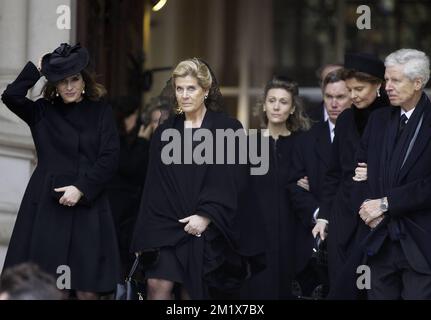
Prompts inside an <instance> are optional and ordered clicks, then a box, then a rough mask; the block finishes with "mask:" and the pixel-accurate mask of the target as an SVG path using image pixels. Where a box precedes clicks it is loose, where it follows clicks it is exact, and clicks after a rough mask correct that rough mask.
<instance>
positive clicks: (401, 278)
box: [368, 239, 431, 300]
mask: <svg viewBox="0 0 431 320" xmlns="http://www.w3.org/2000/svg"><path fill="white" fill-rule="evenodd" d="M368 266H369V267H370V270H371V289H370V290H368V299H370V300H398V299H404V300H422V299H431V275H429V274H423V273H419V272H416V271H415V270H413V269H412V267H411V266H410V264H409V262H408V261H407V258H406V256H405V254H404V252H403V250H402V248H401V244H400V242H399V241H392V240H390V239H386V241H385V243H384V244H383V246H382V248H381V249H380V251H379V252H378V253H377V254H376V255H375V256H372V257H370V258H369V259H368Z"/></svg>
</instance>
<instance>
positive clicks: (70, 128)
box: [2, 43, 119, 299]
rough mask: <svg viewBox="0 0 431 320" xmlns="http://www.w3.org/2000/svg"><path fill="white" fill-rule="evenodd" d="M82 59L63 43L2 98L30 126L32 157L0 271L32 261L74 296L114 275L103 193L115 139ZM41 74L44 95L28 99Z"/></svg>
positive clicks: (91, 293)
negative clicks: (34, 156)
mask: <svg viewBox="0 0 431 320" xmlns="http://www.w3.org/2000/svg"><path fill="white" fill-rule="evenodd" d="M88 61H89V56H88V52H87V50H86V49H85V48H82V47H80V46H79V45H76V46H73V47H71V46H70V45H68V44H66V43H63V44H61V46H60V47H59V48H57V49H56V50H55V51H54V52H52V53H50V54H47V55H44V56H43V58H42V59H41V61H40V65H39V68H37V67H36V66H35V65H34V64H33V63H31V62H28V63H27V64H26V66H25V67H24V69H23V70H22V71H21V73H20V74H19V76H18V78H17V79H16V80H15V81H14V82H13V83H11V84H10V85H8V87H7V88H6V90H5V91H4V93H3V95H2V100H3V102H4V103H5V105H6V106H7V107H8V108H9V109H10V110H11V111H12V112H14V113H15V114H16V115H17V116H18V117H20V118H21V119H22V120H24V121H25V122H26V123H27V124H28V126H29V127H30V130H31V133H32V136H33V140H34V143H35V147H36V152H37V156H38V164H37V167H36V169H35V171H34V172H33V175H32V177H31V179H30V182H29V184H28V186H27V189H26V191H25V194H24V197H23V200H22V203H21V207H20V209H19V212H18V216H17V220H16V223H15V227H14V230H13V234H12V238H11V241H10V244H9V248H8V252H7V256H6V261H5V265H4V268H9V267H11V266H13V265H16V264H19V263H23V262H34V263H36V264H38V265H39V266H40V267H41V268H42V269H43V270H45V271H46V272H49V273H51V274H52V275H54V276H56V277H58V276H59V274H58V273H59V272H60V273H61V274H62V275H63V278H62V279H63V280H64V281H60V282H61V283H63V285H64V287H62V288H61V289H71V290H72V291H73V292H76V296H77V298H78V299H94V298H97V297H98V293H106V292H111V291H113V290H114V289H115V285H116V283H117V281H118V275H119V257H118V249H117V243H116V238H115V230H114V225H113V221H112V217H111V212H110V209H109V203H108V199H107V197H106V195H105V192H104V188H105V185H106V183H107V182H108V181H109V179H110V178H111V177H112V175H113V174H114V172H115V170H116V169H117V163H118V155H119V142H118V134H117V132H116V129H115V123H114V119H113V116H112V111H111V108H110V107H109V106H107V105H106V104H105V103H104V102H103V100H101V98H102V96H103V95H104V94H105V93H106V91H105V89H104V88H103V86H101V85H100V84H97V83H96V82H95V81H94V78H93V77H92V76H91V74H90V73H89V72H88V71H87V70H86V69H85V68H86V67H87V65H88ZM41 74H43V75H44V76H45V77H46V78H47V79H48V82H47V84H46V86H45V87H44V89H43V97H42V98H40V99H38V100H36V101H32V100H30V99H27V98H26V94H27V92H28V90H29V89H31V88H32V87H33V86H34V85H35V84H36V82H37V81H38V80H39V78H40V77H41ZM65 266H66V267H65ZM68 268H69V269H68ZM64 270H70V273H68V272H67V271H66V272H65V271H64ZM69 276H70V277H69Z"/></svg>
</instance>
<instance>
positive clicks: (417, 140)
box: [353, 49, 431, 299]
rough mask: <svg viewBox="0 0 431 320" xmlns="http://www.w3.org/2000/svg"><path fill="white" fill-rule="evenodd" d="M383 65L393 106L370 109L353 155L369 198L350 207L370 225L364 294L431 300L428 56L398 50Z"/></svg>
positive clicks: (430, 156) (365, 244) (430, 154)
mask: <svg viewBox="0 0 431 320" xmlns="http://www.w3.org/2000/svg"><path fill="white" fill-rule="evenodd" d="M385 66H386V71H385V80H386V91H387V93H388V96H389V99H390V102H391V104H392V105H393V106H394V107H390V108H382V109H380V110H377V111H376V112H375V113H373V114H372V115H371V117H370V119H369V122H368V124H367V127H366V130H365V133H364V136H363V138H362V141H361V148H360V149H359V151H358V154H357V160H358V162H366V163H367V170H366V172H364V171H363V170H361V169H360V168H357V170H356V176H355V178H354V180H355V181H356V182H355V184H356V187H358V185H359V186H361V184H362V187H365V188H366V193H365V195H364V197H363V198H364V199H371V200H364V201H363V202H362V205H361V206H360V208H358V209H357V210H358V212H359V215H360V217H361V219H362V220H363V222H364V223H365V224H366V225H367V226H368V227H371V228H372V229H373V231H372V232H368V235H367V236H366V238H365V240H364V241H363V242H362V245H363V249H364V251H365V252H366V253H367V255H368V262H367V263H368V266H369V267H370V271H371V289H370V290H369V291H368V298H369V299H400V298H402V299H431V142H430V141H431V102H430V100H429V98H428V97H427V95H426V94H425V93H424V92H423V90H424V87H425V85H426V83H427V82H428V79H429V73H430V65H429V59H428V57H427V56H426V55H425V53H423V52H421V51H418V50H413V49H401V50H398V51H395V52H393V53H391V54H390V55H389V56H388V57H387V58H386V60H385ZM365 179H366V181H365ZM361 180H362V181H361ZM353 198H354V196H353ZM359 203H360V202H359ZM361 228H362V229H365V228H366V226H365V225H361ZM368 230H369V229H368Z"/></svg>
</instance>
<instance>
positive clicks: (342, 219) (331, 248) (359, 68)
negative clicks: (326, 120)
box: [312, 54, 389, 287]
mask: <svg viewBox="0 0 431 320" xmlns="http://www.w3.org/2000/svg"><path fill="white" fill-rule="evenodd" d="M384 72H385V67H384V64H383V62H382V61H381V60H380V59H378V58H377V57H375V56H372V55H368V54H346V57H345V71H344V78H345V81H346V86H347V88H348V89H349V92H350V94H351V98H352V101H353V105H352V107H351V108H350V109H346V110H345V111H343V112H342V113H341V114H340V116H339V117H338V119H337V126H336V127H335V138H334V142H333V143H332V155H331V160H330V165H329V169H328V172H327V174H326V176H325V181H324V188H323V202H322V205H321V207H320V210H319V215H318V219H317V223H316V226H315V227H314V229H313V231H312V233H313V236H316V235H317V234H319V235H320V237H321V239H322V240H323V239H325V237H326V234H325V233H326V231H325V229H326V226H327V225H328V230H329V231H328V259H329V261H328V268H329V281H330V286H332V287H334V285H335V282H336V279H337V276H338V275H339V274H340V272H341V270H342V269H343V266H344V264H345V262H346V260H347V258H348V256H349V255H350V254H351V253H352V248H353V245H354V238H355V233H356V229H357V223H358V218H359V217H358V215H357V214H355V213H354V212H353V203H352V200H353V199H352V197H351V191H352V184H353V177H354V176H355V168H356V167H357V166H364V165H365V164H357V163H355V154H356V152H357V150H358V147H359V143H360V139H361V136H362V134H363V132H364V129H365V126H366V124H367V122H368V118H369V116H370V114H371V113H372V112H373V111H374V110H376V109H378V108H381V107H384V106H389V101H388V99H387V96H386V94H385V93H384V91H383V89H382V88H381V86H382V83H383V81H384Z"/></svg>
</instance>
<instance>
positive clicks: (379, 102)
mask: <svg viewBox="0 0 431 320" xmlns="http://www.w3.org/2000/svg"><path fill="white" fill-rule="evenodd" d="M389 105H390V102H389V99H388V96H387V95H386V93H385V92H380V97H377V98H376V99H375V100H374V101H373V103H371V104H370V105H369V106H368V107H367V108H365V109H358V108H357V107H356V106H355V105H352V110H353V118H354V119H355V124H356V129H357V130H358V133H359V135H360V136H361V137H362V134H363V133H364V130H365V127H366V125H367V122H368V118H369V117H370V114H371V113H372V112H373V111H374V110H376V109H378V108H381V107H387V106H389Z"/></svg>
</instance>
